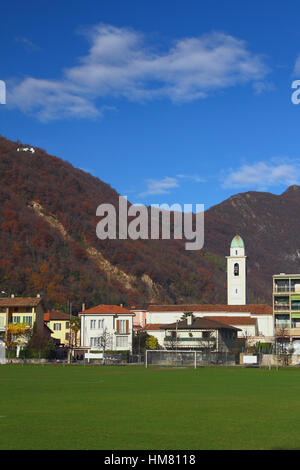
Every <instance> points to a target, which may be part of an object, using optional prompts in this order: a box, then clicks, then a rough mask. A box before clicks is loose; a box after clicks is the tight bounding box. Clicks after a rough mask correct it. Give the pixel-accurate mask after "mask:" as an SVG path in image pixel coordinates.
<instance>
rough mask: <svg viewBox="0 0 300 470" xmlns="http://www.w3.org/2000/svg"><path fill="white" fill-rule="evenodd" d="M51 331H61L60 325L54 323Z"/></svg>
mask: <svg viewBox="0 0 300 470" xmlns="http://www.w3.org/2000/svg"><path fill="white" fill-rule="evenodd" d="M53 329H54V331H61V324H60V323H54V326H53Z"/></svg>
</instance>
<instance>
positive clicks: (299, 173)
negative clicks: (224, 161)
mask: <svg viewBox="0 0 300 470" xmlns="http://www.w3.org/2000/svg"><path fill="white" fill-rule="evenodd" d="M299 182H300V162H299V161H297V160H294V161H291V160H287V159H282V162H281V163H280V162H279V161H278V159H277V160H276V161H261V162H257V163H254V164H252V165H242V166H241V167H240V168H238V169H237V170H231V171H230V173H229V174H228V175H227V177H226V178H225V180H224V182H223V186H224V187H226V188H243V187H245V188H248V189H253V188H255V189H259V190H266V189H268V188H270V187H272V186H280V185H285V186H290V185H292V184H299Z"/></svg>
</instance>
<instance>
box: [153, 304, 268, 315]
mask: <svg viewBox="0 0 300 470" xmlns="http://www.w3.org/2000/svg"><path fill="white" fill-rule="evenodd" d="M148 311H149V312H230V313H251V314H252V315H272V314H273V309H272V307H271V305H266V304H248V305H227V304H225V305H222V304H217V305H199V304H196V305H193V304H192V305H187V304H185V305H149V310H148Z"/></svg>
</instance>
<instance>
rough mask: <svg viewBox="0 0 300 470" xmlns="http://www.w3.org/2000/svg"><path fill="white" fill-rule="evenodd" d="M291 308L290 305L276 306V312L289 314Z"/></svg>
mask: <svg viewBox="0 0 300 470" xmlns="http://www.w3.org/2000/svg"><path fill="white" fill-rule="evenodd" d="M289 310H290V306H289V305H278V304H276V305H274V311H275V312H289Z"/></svg>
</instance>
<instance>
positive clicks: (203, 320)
mask: <svg viewBox="0 0 300 470" xmlns="http://www.w3.org/2000/svg"><path fill="white" fill-rule="evenodd" d="M160 328H161V329H162V330H175V329H178V330H199V329H200V330H201V329H203V330H206V329H207V330H235V331H239V328H235V327H234V326H231V325H227V324H226V323H222V322H220V321H214V320H209V319H208V318H207V317H195V318H194V319H193V322H192V324H191V325H188V323H187V320H181V321H179V322H175V323H170V324H169V325H162V326H161V327H160Z"/></svg>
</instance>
